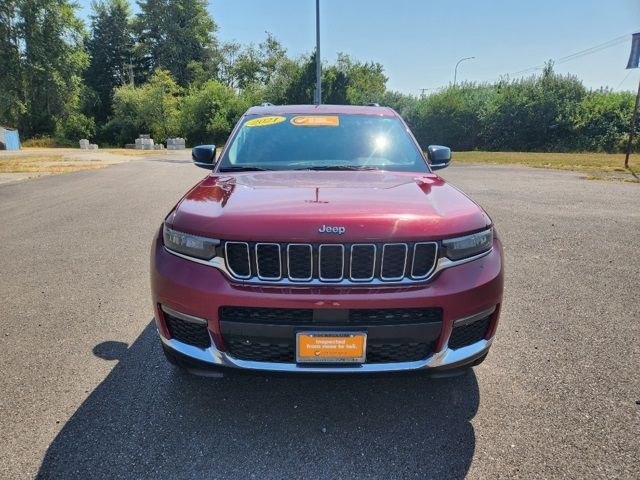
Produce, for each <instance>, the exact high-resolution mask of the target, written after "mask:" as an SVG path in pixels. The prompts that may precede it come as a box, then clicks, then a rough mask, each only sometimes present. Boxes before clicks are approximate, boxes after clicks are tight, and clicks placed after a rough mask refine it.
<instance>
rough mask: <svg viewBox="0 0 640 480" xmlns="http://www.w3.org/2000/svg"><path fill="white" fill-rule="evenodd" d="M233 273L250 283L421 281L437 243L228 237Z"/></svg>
mask: <svg viewBox="0 0 640 480" xmlns="http://www.w3.org/2000/svg"><path fill="white" fill-rule="evenodd" d="M222 252H223V253H224V256H225V261H226V265H227V270H228V272H229V274H230V275H231V276H232V277H233V278H235V279H237V280H245V281H247V282H248V283H272V284H325V283H327V284H331V283H340V284H345V283H347V284H353V285H357V284H367V283H380V284H383V283H391V284H392V283H406V282H407V281H408V282H415V281H422V280H425V279H427V278H428V277H429V275H431V274H432V273H433V272H434V271H435V268H436V263H437V260H438V244H437V243H436V242H411V243H352V244H342V243H323V244H311V243H264V242H236V241H227V242H224V245H223V248H222Z"/></svg>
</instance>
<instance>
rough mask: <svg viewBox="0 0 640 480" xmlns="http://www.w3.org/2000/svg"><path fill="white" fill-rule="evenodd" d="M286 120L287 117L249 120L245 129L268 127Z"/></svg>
mask: <svg viewBox="0 0 640 480" xmlns="http://www.w3.org/2000/svg"><path fill="white" fill-rule="evenodd" d="M285 120H286V118H285V117H258V118H254V119H253V120H249V121H248V122H247V123H245V124H244V126H245V127H266V126H267V125H275V124H276V123H282V122H284V121H285Z"/></svg>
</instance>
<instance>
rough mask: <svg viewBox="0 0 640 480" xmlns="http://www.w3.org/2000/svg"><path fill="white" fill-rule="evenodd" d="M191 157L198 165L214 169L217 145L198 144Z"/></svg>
mask: <svg viewBox="0 0 640 480" xmlns="http://www.w3.org/2000/svg"><path fill="white" fill-rule="evenodd" d="M191 158H192V159H193V163H195V164H196V166H198V167H200V168H206V169H208V170H213V168H214V167H215V166H216V146H215V145H198V146H197V147H194V148H193V149H192V150H191Z"/></svg>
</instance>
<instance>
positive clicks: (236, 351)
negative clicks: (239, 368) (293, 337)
mask: <svg viewBox="0 0 640 480" xmlns="http://www.w3.org/2000/svg"><path fill="white" fill-rule="evenodd" d="M227 347H228V348H229V353H231V355H233V356H234V357H236V358H237V359H239V360H249V361H252V362H276V363H292V362H294V361H295V360H294V357H295V353H294V347H293V343H290V344H288V343H287V344H278V343H255V342H251V343H246V342H244V341H242V340H231V341H229V340H227Z"/></svg>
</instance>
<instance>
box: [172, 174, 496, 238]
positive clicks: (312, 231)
mask: <svg viewBox="0 0 640 480" xmlns="http://www.w3.org/2000/svg"><path fill="white" fill-rule="evenodd" d="M167 223H168V224H169V225H170V226H171V227H173V228H175V229H178V230H182V231H186V232H190V233H194V234H197V235H203V236H209V237H215V238H221V239H225V240H246V241H258V240H259V241H279V242H328V243H331V242H369V241H372V242H373V241H386V242H388V241H394V240H397V241H415V240H422V239H438V238H443V237H449V236H453V235H458V234H461V233H467V232H471V231H475V230H480V229H482V228H485V227H487V226H488V225H490V224H491V220H490V219H489V217H488V216H487V215H486V213H484V211H483V210H482V209H481V208H480V207H479V206H478V205H476V204H475V203H474V202H473V201H471V200H470V199H469V198H468V197H467V196H466V195H464V194H463V193H461V192H460V191H459V190H457V189H456V188H455V187H453V186H451V185H449V184H447V183H446V182H445V181H444V180H443V179H442V178H440V177H438V176H437V175H433V174H415V173H392V172H383V171H360V172H349V171H347V172H344V171H342V172H337V171H326V172H322V171H320V172H319V171H301V172H291V171H287V172H251V173H242V174H233V175H222V174H212V175H211V176H209V177H207V178H205V179H204V180H203V181H202V182H200V183H199V184H198V185H196V186H195V187H194V188H193V189H192V190H191V191H190V192H189V193H187V195H185V196H184V198H183V199H182V200H181V201H180V202H179V203H178V205H177V207H176V209H175V210H174V211H173V212H172V214H171V215H170V216H169V217H168V218H167ZM323 225H324V226H327V227H343V228H344V230H340V231H342V232H343V233H342V234H339V233H332V231H330V232H329V233H321V232H320V231H319V229H321V228H322V227H323Z"/></svg>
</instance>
